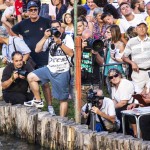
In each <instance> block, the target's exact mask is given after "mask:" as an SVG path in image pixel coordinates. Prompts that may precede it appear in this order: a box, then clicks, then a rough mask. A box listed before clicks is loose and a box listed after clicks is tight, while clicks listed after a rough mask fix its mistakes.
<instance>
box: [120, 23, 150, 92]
mask: <svg viewBox="0 0 150 150" xmlns="http://www.w3.org/2000/svg"><path fill="white" fill-rule="evenodd" d="M136 32H137V34H138V36H137V37H134V38H131V39H130V40H129V41H128V43H127V45H126V47H125V50H124V55H123V60H124V61H125V62H127V63H129V64H130V65H131V66H132V70H133V72H132V75H131V78H132V80H133V81H134V82H136V83H137V85H138V86H139V88H140V89H141V90H142V89H143V88H144V86H145V85H146V83H147V82H148V80H149V76H148V72H150V49H149V47H150V38H149V37H148V36H147V24H146V23H144V22H141V23H139V24H138V25H137V26H136ZM129 55H131V58H132V59H131V60H130V58H129Z"/></svg>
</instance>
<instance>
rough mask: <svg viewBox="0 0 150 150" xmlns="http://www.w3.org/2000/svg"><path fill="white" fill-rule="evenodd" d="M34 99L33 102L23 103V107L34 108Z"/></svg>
mask: <svg viewBox="0 0 150 150" xmlns="http://www.w3.org/2000/svg"><path fill="white" fill-rule="evenodd" d="M34 101H35V100H34V99H33V100H31V101H28V102H24V105H25V106H28V107H32V106H34Z"/></svg>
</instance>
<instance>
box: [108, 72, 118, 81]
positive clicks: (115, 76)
mask: <svg viewBox="0 0 150 150" xmlns="http://www.w3.org/2000/svg"><path fill="white" fill-rule="evenodd" d="M118 76H119V74H117V73H116V74H115V75H113V76H109V77H108V78H109V80H112V79H113V78H117V77H118Z"/></svg>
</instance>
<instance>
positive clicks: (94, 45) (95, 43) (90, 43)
mask: <svg viewBox="0 0 150 150" xmlns="http://www.w3.org/2000/svg"><path fill="white" fill-rule="evenodd" d="M85 42H87V46H86V47H85V50H89V49H90V50H91V49H93V50H94V51H96V52H99V51H101V50H103V48H104V42H103V41H102V40H100V39H97V40H96V39H93V38H88V39H87V40H85Z"/></svg>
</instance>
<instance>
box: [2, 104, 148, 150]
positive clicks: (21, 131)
mask: <svg viewBox="0 0 150 150" xmlns="http://www.w3.org/2000/svg"><path fill="white" fill-rule="evenodd" d="M0 133H5V134H14V135H15V136H17V137H19V138H23V139H26V140H27V141H28V142H30V143H38V144H40V145H41V146H44V147H48V148H50V149H57V150H150V142H143V141H142V140H140V139H134V138H133V137H131V136H124V135H123V134H116V133H111V134H110V133H109V134H108V132H100V133H96V132H93V131H91V130H88V128H87V126H86V125H79V124H76V123H75V122H73V121H72V120H68V119H67V118H62V117H59V116H54V117H52V116H50V115H49V113H48V112H41V111H39V110H38V109H36V108H34V107H25V106H23V105H15V106H11V105H8V104H6V103H4V102H1V103H0Z"/></svg>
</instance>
